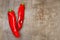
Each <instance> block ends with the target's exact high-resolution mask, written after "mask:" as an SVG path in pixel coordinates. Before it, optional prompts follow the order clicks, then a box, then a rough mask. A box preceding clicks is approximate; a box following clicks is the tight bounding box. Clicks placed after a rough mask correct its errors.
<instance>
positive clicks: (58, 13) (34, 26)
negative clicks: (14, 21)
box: [0, 0, 60, 40]
mask: <svg viewBox="0 0 60 40" xmlns="http://www.w3.org/2000/svg"><path fill="white" fill-rule="evenodd" d="M0 2H1V1H0ZM21 2H22V0H12V1H11V0H3V1H2V2H1V3H0V5H1V6H2V7H0V10H1V8H2V13H3V14H1V13H0V14H1V15H2V16H1V15H0V19H3V23H2V24H0V26H1V25H3V32H1V33H3V36H2V40H60V35H59V34H60V0H24V2H25V7H26V10H25V19H24V24H23V28H22V30H21V31H20V32H21V35H22V36H21V38H15V37H14V36H13V34H12V32H11V30H10V28H9V24H8V18H7V11H8V8H12V9H14V11H15V12H16V17H17V10H18V7H19V4H20V3H21ZM1 22H2V21H1ZM1 27H2V26H1Z"/></svg>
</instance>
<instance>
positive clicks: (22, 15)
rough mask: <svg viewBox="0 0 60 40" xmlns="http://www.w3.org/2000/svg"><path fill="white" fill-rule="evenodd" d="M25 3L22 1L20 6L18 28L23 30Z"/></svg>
mask: <svg viewBox="0 0 60 40" xmlns="http://www.w3.org/2000/svg"><path fill="white" fill-rule="evenodd" d="M24 12H25V5H24V4H23V3H22V4H20V6H19V8H18V30H21V28H22V25H23V21H24Z"/></svg>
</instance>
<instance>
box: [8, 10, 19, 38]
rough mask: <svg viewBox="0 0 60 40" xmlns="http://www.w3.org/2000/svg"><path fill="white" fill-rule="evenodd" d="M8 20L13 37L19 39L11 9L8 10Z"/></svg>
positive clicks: (13, 13)
mask: <svg viewBox="0 0 60 40" xmlns="http://www.w3.org/2000/svg"><path fill="white" fill-rule="evenodd" d="M8 20H9V25H10V28H11V30H12V33H13V34H14V36H15V37H17V38H18V37H20V34H19V32H18V30H17V28H16V26H17V25H16V16H15V12H14V11H13V10H12V9H9V11H8Z"/></svg>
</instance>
